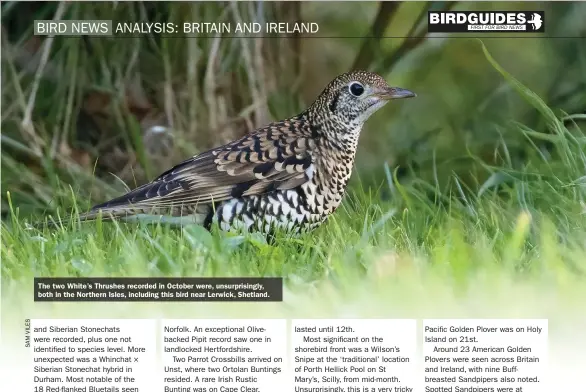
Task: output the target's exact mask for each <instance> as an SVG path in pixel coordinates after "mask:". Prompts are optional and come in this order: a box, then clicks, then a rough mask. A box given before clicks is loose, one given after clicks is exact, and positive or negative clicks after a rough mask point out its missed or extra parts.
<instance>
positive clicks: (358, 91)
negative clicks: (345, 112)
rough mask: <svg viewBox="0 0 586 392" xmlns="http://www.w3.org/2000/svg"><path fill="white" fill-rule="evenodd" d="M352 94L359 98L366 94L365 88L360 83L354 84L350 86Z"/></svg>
mask: <svg viewBox="0 0 586 392" xmlns="http://www.w3.org/2000/svg"><path fill="white" fill-rule="evenodd" d="M350 93H352V95H354V96H356V97H359V96H361V95H362V94H363V93H364V86H362V85H361V84H360V83H358V82H352V84H351V85H350Z"/></svg>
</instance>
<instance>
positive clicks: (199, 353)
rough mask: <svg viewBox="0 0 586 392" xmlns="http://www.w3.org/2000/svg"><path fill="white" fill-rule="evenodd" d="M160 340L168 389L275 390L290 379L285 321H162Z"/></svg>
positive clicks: (197, 391)
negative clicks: (286, 375) (286, 377)
mask: <svg viewBox="0 0 586 392" xmlns="http://www.w3.org/2000/svg"><path fill="white" fill-rule="evenodd" d="M161 338H162V344H161V350H162V363H163V366H164V369H163V380H162V381H163V386H164V388H190V389H188V390H189V391H190V392H273V391H274V389H275V388H276V387H278V386H282V385H285V383H286V379H285V374H286V372H287V363H286V353H287V324H286V320H224V319H216V320H163V321H162V322H161ZM165 390H172V389H165ZM174 390H176V391H179V389H174ZM184 391H187V389H185V390H184Z"/></svg>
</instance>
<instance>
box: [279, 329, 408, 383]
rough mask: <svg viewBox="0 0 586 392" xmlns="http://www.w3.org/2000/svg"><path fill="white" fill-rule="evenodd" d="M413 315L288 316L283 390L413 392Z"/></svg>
mask: <svg viewBox="0 0 586 392" xmlns="http://www.w3.org/2000/svg"><path fill="white" fill-rule="evenodd" d="M416 349H417V322H416V320H367V319H365V320H356V319H353V320H292V325H291V348H290V350H291V359H290V362H291V370H292V372H291V376H290V379H289V381H288V383H287V385H288V388H287V389H289V390H292V391H296V392H304V391H311V390H313V391H316V390H317V389H311V388H332V389H323V390H324V391H325V390H330V391H340V392H367V391H368V392H371V391H372V389H371V388H375V390H376V391H377V392H413V391H414V390H416V389H415V386H416V383H417V366H418V364H417V363H416V354H417V352H416Z"/></svg>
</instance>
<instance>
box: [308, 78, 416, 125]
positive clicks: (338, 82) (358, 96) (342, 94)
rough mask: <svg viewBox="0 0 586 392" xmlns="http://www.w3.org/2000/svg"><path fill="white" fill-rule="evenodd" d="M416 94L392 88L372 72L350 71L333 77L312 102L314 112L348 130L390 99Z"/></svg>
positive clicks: (409, 96) (362, 122)
mask: <svg viewBox="0 0 586 392" xmlns="http://www.w3.org/2000/svg"><path fill="white" fill-rule="evenodd" d="M411 97H415V93H413V92H411V91H409V90H405V89H402V88H399V87H391V86H389V84H388V83H387V82H386V80H384V79H383V78H382V76H380V75H377V74H375V73H372V72H367V71H353V72H348V73H345V74H342V75H340V76H338V77H337V78H335V79H334V80H332V81H331V82H330V84H328V85H327V87H326V88H325V90H324V91H323V92H322V93H321V95H320V96H319V97H318V99H317V100H316V101H315V103H314V104H313V107H314V109H317V110H315V111H316V112H319V113H321V114H322V115H326V116H328V117H329V116H333V117H334V118H335V119H336V122H342V123H344V124H345V125H346V126H347V127H348V128H349V129H360V128H361V127H362V125H363V124H364V122H366V120H368V118H369V117H370V116H371V115H372V114H373V113H374V112H376V111H377V110H379V109H380V108H382V107H383V106H384V105H385V104H386V103H387V102H389V101H390V100H393V99H401V98H411Z"/></svg>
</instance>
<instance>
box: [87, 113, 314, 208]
mask: <svg viewBox="0 0 586 392" xmlns="http://www.w3.org/2000/svg"><path fill="white" fill-rule="evenodd" d="M309 135H311V133H310V131H309V124H308V123H307V122H306V121H302V120H285V121H281V122H277V123H273V124H270V125H268V126H266V127H264V128H261V129H260V130H257V131H255V132H253V133H250V134H248V135H246V136H244V137H243V138H241V139H239V140H236V141H234V142H231V143H229V144H227V145H224V146H221V147H218V148H215V149H212V150H209V151H207V152H204V153H202V154H200V155H197V156H195V157H193V158H190V159H188V160H186V161H184V162H182V163H180V164H178V165H177V166H175V167H173V168H172V169H170V170H168V171H167V172H165V173H163V174H161V175H160V176H159V177H158V178H157V179H155V180H154V181H152V182H150V183H148V184H146V185H143V186H141V187H139V188H136V189H134V190H133V191H131V192H129V193H127V194H125V195H123V196H120V197H118V198H116V199H113V200H110V201H109V202H106V203H104V204H100V205H97V206H95V207H94V208H93V209H94V210H95V209H103V208H112V207H124V206H129V207H130V206H131V205H140V206H152V207H155V206H157V207H164V206H171V205H180V204H185V203H194V204H195V203H209V202H219V201H223V200H226V199H230V198H233V197H242V196H249V195H258V194H262V193H266V192H270V191H273V190H277V189H291V188H295V187H297V186H299V185H301V184H303V183H305V182H306V181H308V180H309V179H311V177H312V175H313V160H312V150H313V148H314V141H313V139H311V137H310V136H309Z"/></svg>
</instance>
